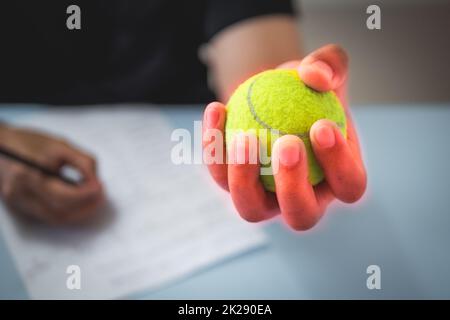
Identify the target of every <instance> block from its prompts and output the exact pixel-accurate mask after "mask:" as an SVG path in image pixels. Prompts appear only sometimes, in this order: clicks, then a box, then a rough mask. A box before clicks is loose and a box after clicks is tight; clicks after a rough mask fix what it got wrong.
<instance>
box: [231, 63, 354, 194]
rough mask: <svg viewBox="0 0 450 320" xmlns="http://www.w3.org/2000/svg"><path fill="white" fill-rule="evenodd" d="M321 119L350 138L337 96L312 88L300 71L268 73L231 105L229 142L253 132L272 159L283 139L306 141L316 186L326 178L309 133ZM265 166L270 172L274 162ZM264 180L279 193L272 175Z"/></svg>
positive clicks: (252, 81)
mask: <svg viewBox="0 0 450 320" xmlns="http://www.w3.org/2000/svg"><path fill="white" fill-rule="evenodd" d="M320 119H329V120H331V121H334V122H335V123H336V124H337V125H338V127H339V128H340V130H341V132H342V134H343V135H344V137H346V134H347V126H346V118H345V112H344V109H343V107H342V105H341V104H340V102H339V100H338V98H337V97H336V95H335V94H334V92H331V91H330V92H318V91H315V90H313V89H311V88H309V87H308V86H306V85H305V84H304V83H303V81H302V80H301V79H300V77H299V75H298V72H297V70H269V71H264V72H262V73H259V74H257V75H255V76H253V77H251V78H249V79H248V80H247V81H245V82H244V83H242V84H241V85H240V86H239V87H238V88H237V89H236V91H235V92H234V93H233V95H232V96H231V98H230V100H229V101H228V104H227V121H226V126H225V141H227V142H229V141H231V140H232V138H233V135H235V134H236V133H237V132H242V131H244V132H246V131H249V130H251V131H252V132H254V133H255V134H256V136H257V137H258V138H259V140H260V148H261V147H262V146H265V147H266V149H267V150H266V151H267V155H268V156H269V157H270V154H271V149H272V145H273V142H275V140H276V139H277V138H278V137H279V136H282V135H286V134H292V135H296V136H298V137H300V138H301V139H302V140H303V142H304V144H305V147H306V151H307V153H308V164H309V176H308V179H309V181H310V183H311V184H312V185H316V184H318V183H319V182H321V181H322V180H323V178H324V174H323V172H322V169H321V168H320V166H319V164H318V163H317V160H316V159H315V157H314V153H313V150H312V147H311V141H310V139H309V130H310V128H311V126H312V125H313V124H314V122H316V121H317V120H320ZM261 129H263V130H261ZM263 135H264V136H263ZM262 141H266V143H265V144H264V143H261V142H262ZM269 159H270V158H269ZM262 166H263V167H267V168H268V171H270V162H269V163H266V164H262ZM260 178H261V180H262V182H263V185H264V187H265V189H267V190H269V191H272V192H274V191H275V182H274V178H273V175H272V174H270V173H269V174H265V175H261V176H260Z"/></svg>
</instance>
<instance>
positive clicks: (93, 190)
mask: <svg viewBox="0 0 450 320" xmlns="http://www.w3.org/2000/svg"><path fill="white" fill-rule="evenodd" d="M0 144H1V145H3V146H5V147H6V148H8V149H9V150H11V151H13V152H15V153H17V154H19V155H21V156H23V157H25V158H28V159H30V160H33V161H35V162H37V163H39V164H41V165H43V166H45V167H48V168H49V169H53V170H55V171H56V172H57V171H58V170H59V169H60V168H61V167H62V166H64V165H71V166H73V167H74V168H76V169H78V170H79V171H80V172H81V173H82V174H83V177H84V181H83V183H82V184H80V185H79V186H72V185H69V184H67V183H65V182H62V181H60V180H59V179H57V178H52V177H48V176H46V175H44V174H42V173H40V172H39V171H37V170H35V169H31V168H28V167H26V166H24V165H22V164H19V163H16V162H14V161H12V160H9V159H7V158H3V157H2V156H1V155H0V194H1V196H2V198H3V200H4V201H5V203H6V205H7V206H8V207H10V208H11V209H12V210H13V211H15V212H18V213H21V214H25V215H28V216H31V217H34V218H36V219H38V220H41V221H44V222H47V223H50V224H70V223H78V222H83V221H84V220H86V219H88V218H89V217H90V216H91V215H93V213H94V212H95V209H96V208H97V207H98V206H99V205H100V204H101V203H102V201H103V191H102V186H101V184H100V182H99V180H98V178H97V176H96V168H95V167H96V163H95V160H94V159H93V158H92V157H91V156H89V155H88V154H85V153H83V152H82V151H79V150H77V149H76V148H74V147H73V146H71V145H69V144H68V143H67V142H65V141H62V140H58V139H56V138H53V137H49V136H46V135H43V134H39V133H37V132H33V131H29V130H24V129H17V128H11V127H7V126H3V125H2V126H0Z"/></svg>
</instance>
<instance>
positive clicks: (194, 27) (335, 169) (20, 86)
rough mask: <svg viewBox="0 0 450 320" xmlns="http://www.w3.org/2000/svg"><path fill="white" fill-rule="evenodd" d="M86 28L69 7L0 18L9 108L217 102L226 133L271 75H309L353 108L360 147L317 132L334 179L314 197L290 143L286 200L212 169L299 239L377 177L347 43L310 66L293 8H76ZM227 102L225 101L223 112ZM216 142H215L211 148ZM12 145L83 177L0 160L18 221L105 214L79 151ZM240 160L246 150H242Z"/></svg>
mask: <svg viewBox="0 0 450 320" xmlns="http://www.w3.org/2000/svg"><path fill="white" fill-rule="evenodd" d="M75 2H76V4H77V5H78V6H79V8H80V12H81V29H79V30H69V29H68V28H67V27H66V19H67V17H68V14H67V12H66V8H67V7H68V6H69V5H70V4H72V3H71V2H69V1H63V0H62V1H58V2H57V3H55V2H53V1H39V2H33V1H22V0H19V1H14V2H8V3H7V4H3V5H2V10H1V12H0V38H1V39H2V42H1V50H0V70H1V71H0V72H1V77H2V79H3V81H2V85H1V86H0V101H1V102H5V103H16V102H32V103H45V104H53V105H70V104H77V105H80V104H82V105H89V104H97V103H117V102H149V103H160V104H187V103H188V104H193V103H205V104H206V103H207V102H211V101H214V100H217V102H212V103H210V104H209V105H208V106H207V108H206V110H205V113H204V128H206V130H207V129H219V130H223V129H224V123H225V120H226V112H225V106H224V103H226V101H227V99H228V97H229V96H230V95H231V93H232V92H233V90H234V89H235V88H236V86H237V85H238V84H239V83H241V82H242V81H244V80H245V79H247V78H248V77H250V76H251V75H253V74H255V73H257V72H260V71H262V70H265V69H270V68H276V67H279V68H286V67H289V68H297V69H298V71H299V73H300V75H301V77H302V79H303V80H304V81H305V82H306V84H307V85H308V86H310V87H311V88H313V89H315V90H318V91H328V90H334V91H335V92H336V94H337V95H338V97H339V99H340V100H341V102H342V104H343V105H344V107H345V111H346V114H347V118H348V123H349V125H348V139H347V140H345V139H344V138H343V137H342V135H341V134H340V133H339V132H338V131H337V130H336V127H335V126H333V124H332V123H330V122H328V121H325V120H320V121H318V122H317V123H315V124H314V125H313V127H312V129H311V133H310V134H311V139H312V143H313V147H314V152H315V154H316V156H317V158H318V161H319V163H320V165H321V166H322V168H323V170H324V173H325V176H326V181H325V182H323V183H321V184H319V185H318V186H316V187H312V186H311V185H310V184H309V183H308V181H307V164H306V158H305V150H304V145H303V143H302V141H301V140H300V139H299V138H297V137H295V136H289V135H288V136H284V137H282V138H280V139H279V140H278V141H277V142H276V143H275V146H274V151H273V156H274V157H278V158H279V160H280V170H279V172H278V173H277V174H276V175H275V180H276V186H277V192H276V194H272V193H268V192H265V191H264V190H263V187H262V185H261V183H260V181H259V179H258V165H254V164H230V165H227V164H211V165H209V166H208V168H209V171H210V173H211V175H212V177H213V178H214V180H215V181H216V182H217V183H218V184H219V185H220V186H221V187H222V188H224V189H226V190H228V191H229V192H230V195H231V199H232V201H233V202H234V204H235V207H236V209H237V211H238V212H239V213H240V214H241V216H242V217H243V218H244V219H246V220H248V221H252V222H257V221H262V220H265V219H268V218H270V217H273V216H274V215H276V214H280V213H281V215H282V216H283V217H284V218H285V220H286V222H287V224H288V225H289V226H291V227H292V228H294V229H296V230H304V229H308V228H311V227H312V226H313V225H314V224H315V223H316V222H317V221H318V220H319V218H320V216H321V215H322V214H323V213H324V212H325V210H326V207H327V206H328V204H329V203H330V202H331V201H332V200H333V199H335V198H337V199H340V200H342V201H345V202H354V201H356V200H358V199H359V198H360V197H361V196H362V194H363V193H364V190H365V186H366V173H365V169H364V165H363V162H362V158H361V153H360V149H359V144H358V138H357V134H356V131H355V128H354V126H353V124H352V120H351V116H350V110H349V108H348V101H347V93H346V83H347V72H348V58H347V55H346V54H345V52H344V50H343V49H342V48H340V47H339V46H336V45H326V46H324V47H322V48H320V49H318V50H316V51H314V52H313V53H311V54H309V55H307V56H306V57H303V52H302V47H301V43H300V40H299V39H300V37H299V34H298V31H297V25H296V16H297V14H298V11H296V10H295V8H294V6H293V3H292V2H291V1H289V0H240V1H237V0H230V1H221V0H201V1H200V0H199V1H182V0H178V1H175V0H172V1H162V0H136V1H119V0H110V1H101V0H89V1H75ZM219 101H220V102H219ZM206 142H207V141H205V143H206ZM0 144H2V145H4V146H6V147H8V148H10V149H12V150H14V151H15V152H17V153H18V154H21V155H22V156H24V157H28V158H30V159H32V160H34V161H36V162H38V163H40V164H42V165H45V166H48V167H50V168H53V169H54V170H57V169H58V168H60V167H61V166H63V165H65V164H69V165H71V166H73V167H75V168H77V169H79V170H80V171H81V172H82V174H83V175H84V178H85V180H84V183H83V184H82V185H79V186H71V185H68V184H65V183H63V182H60V181H59V180H57V179H54V178H49V177H47V176H44V175H42V174H40V173H38V172H36V171H34V170H31V169H27V168H26V167H24V166H21V165H19V164H16V163H13V162H10V161H8V160H6V159H2V158H0V193H1V196H2V198H3V201H4V202H5V203H6V204H7V205H8V206H9V207H11V208H12V209H13V210H14V211H15V212H20V213H24V214H27V215H29V216H32V217H35V218H37V219H39V220H41V221H45V222H47V223H52V224H65V223H76V222H79V221H83V220H86V219H88V218H89V217H91V216H92V215H93V213H94V212H95V210H96V208H97V207H98V206H99V205H101V204H102V202H103V199H104V196H103V194H104V193H103V186H102V183H101V181H100V179H99V177H98V175H97V173H96V166H97V164H96V161H95V156H94V155H91V154H87V153H86V152H84V151H83V150H82V149H80V148H79V147H76V146H74V145H72V144H70V143H69V142H68V141H64V140H61V139H60V138H58V137H52V136H49V135H47V134H43V133H40V132H35V131H32V130H29V129H26V128H15V127H13V126H11V125H8V124H6V123H1V124H0ZM235 149H236V150H233V151H232V152H244V153H245V152H246V148H245V145H244V147H243V149H242V148H241V149H239V148H238V147H236V148H235Z"/></svg>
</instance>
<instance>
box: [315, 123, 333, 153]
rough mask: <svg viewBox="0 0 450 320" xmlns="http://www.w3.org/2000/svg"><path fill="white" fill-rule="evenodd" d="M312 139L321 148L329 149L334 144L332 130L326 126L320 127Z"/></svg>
mask: <svg viewBox="0 0 450 320" xmlns="http://www.w3.org/2000/svg"><path fill="white" fill-rule="evenodd" d="M314 138H315V140H316V142H317V143H318V144H319V146H320V147H321V148H331V147H333V146H334V144H335V143H336V137H335V136H334V131H333V129H332V128H330V127H329V126H326V125H322V126H320V127H318V128H317V129H316V130H315V131H314Z"/></svg>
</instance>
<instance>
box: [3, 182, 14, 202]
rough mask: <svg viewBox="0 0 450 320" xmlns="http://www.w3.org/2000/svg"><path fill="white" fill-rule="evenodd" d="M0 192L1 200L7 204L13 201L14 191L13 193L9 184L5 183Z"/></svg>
mask: <svg viewBox="0 0 450 320" xmlns="http://www.w3.org/2000/svg"><path fill="white" fill-rule="evenodd" d="M1 192H2V196H3V199H4V200H5V201H6V202H7V203H10V202H11V201H13V199H14V194H15V191H14V187H13V185H12V184H11V183H10V182H5V183H4V184H3V185H2V188H1Z"/></svg>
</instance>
